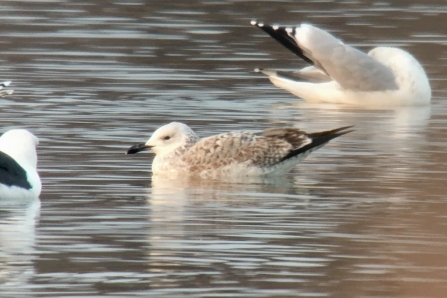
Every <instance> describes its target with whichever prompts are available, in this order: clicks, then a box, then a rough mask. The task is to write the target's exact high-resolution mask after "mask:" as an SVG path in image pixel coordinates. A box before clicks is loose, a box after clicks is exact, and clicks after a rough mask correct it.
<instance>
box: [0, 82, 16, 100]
mask: <svg viewBox="0 0 447 298" xmlns="http://www.w3.org/2000/svg"><path fill="white" fill-rule="evenodd" d="M11 83H12V82H11V81H4V82H1V83H0V97H3V96H6V95H10V94H13V93H14V90H4V89H3V88H5V87H8V86H9V85H11Z"/></svg>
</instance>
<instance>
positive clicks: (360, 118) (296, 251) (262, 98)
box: [0, 0, 447, 297]
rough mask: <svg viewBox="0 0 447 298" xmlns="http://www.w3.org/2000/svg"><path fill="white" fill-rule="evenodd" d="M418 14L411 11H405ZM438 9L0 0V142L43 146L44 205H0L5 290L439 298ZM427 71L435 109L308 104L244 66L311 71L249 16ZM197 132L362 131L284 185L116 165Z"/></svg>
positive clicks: (28, 293) (441, 80) (443, 222)
mask: <svg viewBox="0 0 447 298" xmlns="http://www.w3.org/2000/svg"><path fill="white" fill-rule="evenodd" d="M409 3H411V4H409ZM446 13H447V4H446V2H445V1H441V0H439V1H435V0H433V1H422V0H419V1H403V0H402V1H380V2H374V1H361V0H358V1H337V2H335V1H309V2H305V3H303V2H301V1H236V0H233V1H231V0H222V1H143V0H140V1H139V0H132V1H126V0H116V1H100V0H89V1H86V0H80V1H75V0H51V1H45V0H40V1H26V0H25V1H11V0H9V1H8V0H3V1H1V2H0V19H1V20H2V21H1V24H0V61H1V63H0V70H1V71H0V74H1V76H0V79H2V80H12V81H13V86H12V87H13V88H14V89H15V93H14V94H13V95H11V96H8V97H6V98H2V99H0V105H1V109H0V127H1V132H4V131H6V130H8V129H11V128H15V127H22V128H27V129H29V130H30V131H32V132H33V133H34V134H36V135H37V136H38V137H39V138H40V141H41V142H40V145H39V147H38V154H39V171H40V174H41V177H42V183H43V191H42V194H41V196H40V203H39V202H36V203H34V204H31V205H27V206H4V207H1V208H0V293H1V294H0V296H1V297H446V293H447V283H446V280H447V196H446V194H447V185H446V181H447V166H446V162H447V153H446V146H447V142H446V135H447V128H446V127H447V117H446V115H447V103H446V97H447V92H446V88H445V86H447V81H446V80H447V73H446V65H447V60H446V57H447V47H446V46H447V29H446V28H447V27H446V26H445V16H446ZM252 19H257V20H262V21H265V22H268V23H281V24H298V23H300V22H302V21H305V22H310V23H312V24H314V25H317V26H320V27H322V28H325V29H328V30H329V31H330V32H332V33H334V34H335V35H336V36H338V37H340V38H342V39H343V40H344V41H345V42H346V43H349V44H352V45H355V46H358V47H359V48H361V49H363V50H365V51H368V50H369V49H370V48H371V47H372V46H373V45H392V46H399V47H402V48H404V49H406V50H408V51H410V52H411V53H413V54H414V56H415V57H417V59H418V60H419V61H420V62H421V63H422V64H423V65H424V67H425V69H426V71H427V74H428V76H429V77H430V82H431V86H432V90H433V99H432V105H431V107H428V108H406V109H396V110H366V109H356V108H352V107H346V106H330V105H310V104H305V103H303V102H302V101H301V100H299V99H297V98H296V97H294V96H293V95H290V94H289V93H287V92H286V91H283V90H281V89H278V88H276V87H274V86H273V85H272V84H271V83H270V82H269V81H268V80H267V79H266V78H265V77H263V76H262V75H259V74H256V73H254V72H253V69H254V68H256V67H270V68H275V67H277V68H300V67H303V66H305V64H304V63H303V62H302V61H300V60H299V59H297V58H296V57H295V56H294V55H293V54H292V53H290V52H288V51H287V50H286V49H285V48H283V47H282V46H280V45H279V44H277V43H276V42H275V41H274V40H273V39H271V38H270V37H269V36H267V35H266V34H265V33H263V32H261V30H259V29H258V28H254V27H252V26H250V20H252ZM171 121H182V122H186V123H187V124H189V125H190V126H191V127H192V128H193V129H194V130H195V131H196V132H197V133H198V134H199V135H201V136H208V135H211V134H216V133H220V132H225V131H229V130H242V129H250V130H253V129H264V128H267V127H280V126H286V125H287V126H298V127H300V128H303V129H305V130H307V131H310V132H312V131H318V130H324V129H331V128H336V127H339V126H344V125H355V129H356V131H355V132H353V133H350V134H348V135H345V136H343V137H340V138H339V139H336V140H334V141H332V142H331V143H330V144H329V145H327V146H325V147H324V148H322V149H320V150H318V151H316V152H314V153H313V154H311V155H310V156H309V157H308V158H307V159H306V160H305V161H304V162H303V163H301V164H300V165H299V166H297V167H296V168H295V169H294V170H293V171H292V172H291V173H289V174H288V175H286V176H285V177H281V178H279V179H274V180H265V181H264V180H260V181H241V182H240V183H223V182H220V183H219V182H210V181H193V182H190V183H182V182H180V181H163V180H161V179H154V180H152V179H151V172H150V163H151V160H152V158H153V155H151V154H139V155H135V156H125V155H124V152H125V151H126V149H127V148H128V147H129V146H130V145H133V144H135V143H141V142H144V141H146V140H147V139H148V138H149V136H150V134H151V133H152V132H153V131H154V130H155V129H156V128H158V127H159V126H161V125H162V124H166V123H168V122H171Z"/></svg>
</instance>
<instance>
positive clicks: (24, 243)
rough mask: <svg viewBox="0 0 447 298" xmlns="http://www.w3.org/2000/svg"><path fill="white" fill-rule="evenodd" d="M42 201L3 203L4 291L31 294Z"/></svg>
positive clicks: (0, 254)
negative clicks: (15, 203)
mask: <svg viewBox="0 0 447 298" xmlns="http://www.w3.org/2000/svg"><path fill="white" fill-rule="evenodd" d="M39 213H40V201H38V200H37V201H34V202H33V203H30V204H27V205H23V206H18V207H17V206H16V207H12V206H10V205H9V206H7V207H4V206H0V292H1V293H2V295H12V294H14V295H22V296H28V295H30V293H31V292H30V289H29V287H28V286H29V285H28V283H29V282H30V280H31V279H32V278H33V276H34V274H35V269H34V264H33V261H34V259H35V248H34V247H35V233H36V231H35V230H36V222H37V221H38V220H39Z"/></svg>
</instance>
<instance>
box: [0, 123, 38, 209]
mask: <svg viewBox="0 0 447 298" xmlns="http://www.w3.org/2000/svg"><path fill="white" fill-rule="evenodd" d="M38 144H39V140H38V138H37V137H36V136H34V135H33V134H32V133H30V132H29V131H27V130H25V129H12V130H9V131H7V132H5V133H4V134H3V135H2V136H1V137H0V201H6V200H17V201H27V200H33V199H36V198H38V197H39V195H40V191H41V189H42V184H41V182H40V177H39V174H38V173H37V153H36V146H37V145H38Z"/></svg>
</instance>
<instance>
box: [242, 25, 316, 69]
mask: <svg viewBox="0 0 447 298" xmlns="http://www.w3.org/2000/svg"><path fill="white" fill-rule="evenodd" d="M250 23H251V24H252V25H253V26H256V27H258V28H260V29H261V30H262V31H264V32H265V33H267V34H268V35H270V36H271V37H272V38H273V39H275V40H276V41H277V42H279V43H280V44H282V45H283V46H284V47H286V48H287V49H289V50H290V51H291V52H292V53H294V54H295V55H297V56H298V57H300V58H301V59H303V60H304V61H306V62H307V63H310V64H312V65H313V64H314V63H313V61H312V60H311V59H309V58H308V57H306V56H305V55H304V52H303V49H301V48H300V47H299V45H298V44H297V42H296V41H295V39H294V38H293V37H292V36H293V35H294V34H295V28H292V27H281V26H276V25H275V26H271V25H269V24H265V23H262V22H258V21H255V20H253V21H251V22H250Z"/></svg>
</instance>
